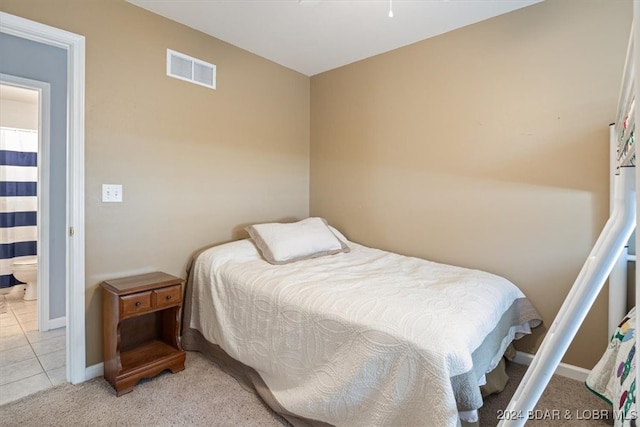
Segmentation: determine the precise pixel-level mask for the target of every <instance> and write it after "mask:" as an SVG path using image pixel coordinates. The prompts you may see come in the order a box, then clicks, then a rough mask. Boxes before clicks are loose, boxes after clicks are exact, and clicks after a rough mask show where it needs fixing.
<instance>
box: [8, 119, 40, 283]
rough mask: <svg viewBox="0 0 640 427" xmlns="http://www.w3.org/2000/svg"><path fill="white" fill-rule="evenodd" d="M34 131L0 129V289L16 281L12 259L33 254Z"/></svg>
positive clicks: (34, 239)
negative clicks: (12, 272) (12, 269)
mask: <svg viewBox="0 0 640 427" xmlns="http://www.w3.org/2000/svg"><path fill="white" fill-rule="evenodd" d="M37 188H38V132H37V131H34V130H24V129H13V128H6V127H0V288H8V287H11V286H13V285H15V284H16V283H20V282H18V281H17V280H16V279H15V278H14V277H13V275H12V274H11V265H12V264H13V262H14V260H15V259H16V258H20V257H25V256H33V255H36V253H37V252H36V250H37V239H38V229H37V224H36V222H37V217H38V212H37V210H38V198H37Z"/></svg>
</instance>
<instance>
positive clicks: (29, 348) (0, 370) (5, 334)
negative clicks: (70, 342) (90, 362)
mask: <svg viewBox="0 0 640 427" xmlns="http://www.w3.org/2000/svg"><path fill="white" fill-rule="evenodd" d="M2 297H3V295H0V298H2ZM4 297H5V298H6V303H5V306H6V307H7V311H6V313H0V405H2V404H4V403H7V402H10V401H12V400H16V399H19V398H21V397H24V396H27V395H29V394H31V393H35V392H37V391H40V390H45V389H47V388H50V387H53V386H54V385H58V384H61V383H64V382H66V367H65V361H66V352H65V342H66V337H65V328H59V329H52V330H50V331H47V332H40V331H38V322H37V301H35V300H34V301H25V300H24V299H22V295H19V294H16V293H9V294H5V295H4Z"/></svg>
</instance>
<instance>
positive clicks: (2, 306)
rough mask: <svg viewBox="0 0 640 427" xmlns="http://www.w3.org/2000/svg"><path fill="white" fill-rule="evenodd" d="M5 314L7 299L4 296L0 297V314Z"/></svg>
mask: <svg viewBox="0 0 640 427" xmlns="http://www.w3.org/2000/svg"><path fill="white" fill-rule="evenodd" d="M6 312H7V298H6V297H5V296H4V295H0V314H3V313H6Z"/></svg>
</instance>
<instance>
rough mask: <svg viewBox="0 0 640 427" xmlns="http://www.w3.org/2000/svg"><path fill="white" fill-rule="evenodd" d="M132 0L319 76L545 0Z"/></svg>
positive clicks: (264, 55)
mask: <svg viewBox="0 0 640 427" xmlns="http://www.w3.org/2000/svg"><path fill="white" fill-rule="evenodd" d="M127 1H128V2H129V3H132V4H134V5H136V6H140V7H142V8H144V9H147V10H150V11H151V12H154V13H157V14H159V15H162V16H164V17H166V18H169V19H171V20H173V21H176V22H179V23H182V24H184V25H187V26H189V27H191V28H194V29H196V30H199V31H202V32H204V33H206V34H209V35H211V36H213V37H215V38H217V39H220V40H223V41H225V42H227V43H230V44H233V45H235V46H237V47H240V48H242V49H245V50H247V51H249V52H252V53H254V54H256V55H259V56H262V57H264V58H267V59H269V60H271V61H273V62H276V63H278V64H280V65H283V66H285V67H287V68H291V69H293V70H296V71H298V72H300V73H303V74H305V75H308V76H312V75H315V74H318V73H322V72H324V71H327V70H331V69H333V68H337V67H340V66H343V65H346V64H350V63H352V62H355V61H359V60H361V59H364V58H368V57H370V56H374V55H378V54H380V53H384V52H387V51H390V50H393V49H396V48H399V47H402V46H406V45H408V44H411V43H415V42H417V41H420V40H424V39H427V38H429V37H433V36H436V35H438V34H442V33H446V32H448V31H451V30H454V29H456V28H461V27H464V26H466V25H470V24H473V23H476V22H480V21H483V20H485V19H489V18H492V17H494V16H498V15H501V14H504V13H507V12H511V11H513V10H516V9H520V8H522V7H526V6H529V5H531V4H534V3H538V2H540V1H542V0H391V1H390V0H127ZM391 5H392V9H393V17H392V18H390V17H389V9H390V6H391ZM185 53H188V52H185Z"/></svg>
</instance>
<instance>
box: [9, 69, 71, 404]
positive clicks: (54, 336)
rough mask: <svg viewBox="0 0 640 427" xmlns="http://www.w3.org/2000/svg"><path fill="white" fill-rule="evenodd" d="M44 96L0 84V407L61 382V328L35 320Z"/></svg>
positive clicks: (44, 93) (63, 373) (63, 375)
mask: <svg viewBox="0 0 640 427" xmlns="http://www.w3.org/2000/svg"><path fill="white" fill-rule="evenodd" d="M3 80H4V79H3ZM45 89H46V88H45ZM46 96H48V93H47V91H46V90H43V89H42V88H40V89H38V88H33V89H32V88H28V87H23V86H22V85H13V84H8V83H6V82H3V84H0V112H1V114H0V404H2V403H5V402H6V401H10V400H14V399H17V398H19V397H22V396H24V395H27V394H30V393H33V392H35V391H39V390H43V389H46V388H49V387H52V386H54V385H57V384H60V383H62V382H65V381H66V368H65V361H66V360H65V359H66V358H65V328H64V327H55V326H57V325H50V326H49V327H47V328H41V325H42V319H38V313H39V308H38V307H39V306H38V298H39V297H40V296H41V295H39V293H40V292H39V288H40V286H39V283H38V248H39V241H38V220H39V215H38V209H39V206H40V201H39V200H38V196H39V195H40V194H39V193H40V191H41V189H42V188H43V186H42V185H41V184H42V182H41V181H42V180H39V174H38V165H39V164H40V159H41V155H42V153H41V152H40V151H42V149H41V147H42V141H41V139H42V135H41V134H42V129H41V127H42V124H41V123H42V120H41V117H42V108H43V105H45V104H46V103H45V102H44V99H43V98H45V97H46ZM45 188H46V187H45ZM45 296H46V295H45ZM39 320H40V322H39ZM51 326H53V327H51ZM43 329H49V330H47V331H44V330H43Z"/></svg>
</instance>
